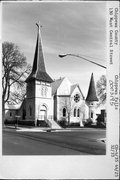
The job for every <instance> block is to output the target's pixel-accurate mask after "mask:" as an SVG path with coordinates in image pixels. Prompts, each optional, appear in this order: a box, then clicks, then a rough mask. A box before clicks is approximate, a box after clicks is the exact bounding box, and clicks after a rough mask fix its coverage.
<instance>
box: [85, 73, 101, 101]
mask: <svg viewBox="0 0 120 180" xmlns="http://www.w3.org/2000/svg"><path fill="white" fill-rule="evenodd" d="M86 101H87V102H90V101H98V98H97V95H96V90H95V83H94V77H93V73H92V75H91V80H90V84H89V89H88V94H87V98H86Z"/></svg>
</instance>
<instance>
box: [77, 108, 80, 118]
mask: <svg viewBox="0 0 120 180" xmlns="http://www.w3.org/2000/svg"><path fill="white" fill-rule="evenodd" d="M77 117H80V109H78V110H77Z"/></svg>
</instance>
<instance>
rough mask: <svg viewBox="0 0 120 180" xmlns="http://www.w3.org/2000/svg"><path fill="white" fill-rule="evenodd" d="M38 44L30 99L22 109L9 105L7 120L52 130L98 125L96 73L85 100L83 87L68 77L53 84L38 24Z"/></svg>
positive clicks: (28, 89) (28, 97) (26, 99)
mask: <svg viewBox="0 0 120 180" xmlns="http://www.w3.org/2000/svg"><path fill="white" fill-rule="evenodd" d="M37 28H38V30H37V41H36V48H35V54H34V60H33V67H32V71H31V74H30V75H29V76H28V78H27V79H26V83H27V89H26V97H25V99H24V100H23V102H22V104H20V105H6V108H5V109H6V119H8V120H13V119H15V117H16V114H17V116H19V120H21V121H34V124H35V126H37V125H38V124H39V122H43V121H45V122H46V123H47V124H48V125H49V126H50V127H51V128H60V126H59V125H58V122H59V121H62V120H66V121H67V122H68V121H69V123H79V124H80V126H83V121H85V120H87V119H89V118H90V119H92V120H93V122H95V120H96V117H97V113H100V110H99V112H98V108H97V102H98V98H97V95H96V90H95V83H94V77H93V73H92V75H91V79H90V84H89V89H88V95H87V98H86V99H85V97H84V95H83V93H82V91H81V89H80V86H79V84H72V83H71V82H70V81H69V79H68V78H67V77H64V78H60V79H58V80H55V81H53V80H52V78H51V77H50V76H49V74H48V73H47V71H46V67H45V60H44V56H43V51H42V42H41V33H40V26H39V25H38V24H37Z"/></svg>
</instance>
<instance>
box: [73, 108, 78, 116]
mask: <svg viewBox="0 0 120 180" xmlns="http://www.w3.org/2000/svg"><path fill="white" fill-rule="evenodd" d="M76 112H77V109H76V108H74V111H73V116H74V117H76Z"/></svg>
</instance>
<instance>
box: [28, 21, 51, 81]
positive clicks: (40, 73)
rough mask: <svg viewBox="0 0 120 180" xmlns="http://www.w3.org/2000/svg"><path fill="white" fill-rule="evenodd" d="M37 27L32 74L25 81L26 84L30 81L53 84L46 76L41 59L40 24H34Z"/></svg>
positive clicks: (42, 58)
mask: <svg viewBox="0 0 120 180" xmlns="http://www.w3.org/2000/svg"><path fill="white" fill-rule="evenodd" d="M36 25H37V27H38V32H37V42H36V49H35V54H34V61H33V67H32V72H31V74H30V75H29V76H28V78H27V79H26V82H29V81H32V80H35V79H36V80H38V81H43V82H49V83H51V82H53V80H52V79H51V77H50V76H49V75H48V74H47V72H46V68H45V63H44V57H43V50H42V42H41V36H40V27H41V25H40V23H36Z"/></svg>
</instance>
